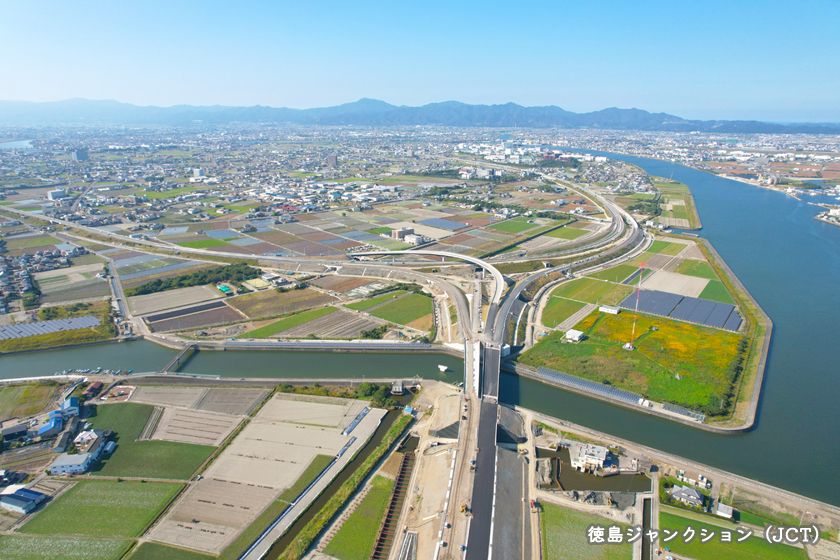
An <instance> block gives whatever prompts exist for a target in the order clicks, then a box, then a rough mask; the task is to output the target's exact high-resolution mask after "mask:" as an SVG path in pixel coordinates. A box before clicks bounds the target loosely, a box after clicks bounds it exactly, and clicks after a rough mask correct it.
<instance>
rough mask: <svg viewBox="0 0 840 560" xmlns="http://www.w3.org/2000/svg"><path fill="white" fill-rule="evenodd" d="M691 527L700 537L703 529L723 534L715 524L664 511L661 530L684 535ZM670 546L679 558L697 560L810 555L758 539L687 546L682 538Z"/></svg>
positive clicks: (756, 559)
mask: <svg viewBox="0 0 840 560" xmlns="http://www.w3.org/2000/svg"><path fill="white" fill-rule="evenodd" d="M689 525H690V526H692V527H693V528H694V530H695V531H696V532H697V534H699V533H700V530H701V529H706V530H707V531H711V532H714V533H716V535H719V533H720V527H717V526H715V525H709V524H707V523H701V522H699V521H695V520H693V519H686V518H685V517H682V516H679V515H674V514H671V513H665V512H662V513H660V514H659V527H660V528H665V529H669V530H671V531H673V530H677V531H679V532H680V534H682V533H683V532H684V531H685V529H686V527H688V526H689ZM732 533H733V541H734V540H735V537H737V536H739V535H738V534H737V533H735V531H734V529H733V531H732ZM668 547H669V548H670V549H671V550H673V551H674V552H675V553H677V554H679V555H683V556H690V557H691V558H694V559H695V560H740V559H742V558H750V560H795V559H800V560H807V558H808V554H807V553H806V552H805V550H804V549H802V548H796V547H793V546H787V545H783V544H777V545H771V544H769V543H767V542H766V541H764V539H762V538H760V537H757V536H753V537H751V538H750V539H748V540H746V541H745V542H742V543H736V542H732V543H722V542H720V538H719V536H716V537H714V538H712V539H711V540H709V541H708V542H705V543H701V542H700V540H699V539H696V538H695V539H694V540H693V541H691V542H690V543H685V542H683V540H682V539H681V538H680V537H677V538H676V539H674V540H672V541H671V542H670V543H668Z"/></svg>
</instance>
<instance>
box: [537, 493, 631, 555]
mask: <svg viewBox="0 0 840 560" xmlns="http://www.w3.org/2000/svg"><path fill="white" fill-rule="evenodd" d="M542 508H543V512H542V515H540V522H541V523H542V539H543V558H545V560H567V559H571V558H574V559H575V560H631V559H632V558H633V547H632V545H630V544H627V543H623V544H614V545H607V544H604V545H599V546H593V545H590V544H588V543H587V542H586V529H587V528H588V527H589V526H590V525H601V526H603V527H606V526H608V525H618V526H619V527H621V531H622V533H625V531H626V529H627V527H628V526H627V525H623V524H620V523H618V524H617V523H614V522H611V521H609V520H607V519H604V518H603V517H599V516H597V515H590V514H587V513H580V512H577V511H574V510H571V509H565V508H562V507H559V506H555V505H552V504H546V503H543V504H542Z"/></svg>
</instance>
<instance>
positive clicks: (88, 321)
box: [0, 315, 101, 340]
mask: <svg viewBox="0 0 840 560" xmlns="http://www.w3.org/2000/svg"><path fill="white" fill-rule="evenodd" d="M100 323H101V321H100V320H99V319H98V318H97V317H91V316H90V315H85V316H84V317H74V318H72V319H53V320H51V321H38V322H37V323H21V324H19V325H7V326H5V327H0V340H11V339H13V338H26V337H27V336H37V335H40V334H50V333H56V332H61V331H72V330H75V329H86V328H89V327H95V326H97V325H99V324H100Z"/></svg>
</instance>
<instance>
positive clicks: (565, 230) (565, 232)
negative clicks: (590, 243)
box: [545, 227, 589, 240]
mask: <svg viewBox="0 0 840 560" xmlns="http://www.w3.org/2000/svg"><path fill="white" fill-rule="evenodd" d="M587 233H589V232H588V231H586V230H585V229H577V228H572V227H562V228H560V229H555V230H554V231H549V232H548V233H546V234H545V236H546V237H556V238H558V239H568V240H572V239H577V238H578V237H581V236H583V235H586V234H587Z"/></svg>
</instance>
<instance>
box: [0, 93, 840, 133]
mask: <svg viewBox="0 0 840 560" xmlns="http://www.w3.org/2000/svg"><path fill="white" fill-rule="evenodd" d="M199 123H204V124H220V125H221V124H230V123H271V124H283V123H288V124H306V125H358V126H399V125H406V126H414V125H442V126H457V127H499V128H508V127H520V128H547V127H559V128H596V129H597V128H600V129H607V130H648V131H671V132H691V131H698V132H721V133H730V134H736V133H742V134H747V133H767V134H774V133H789V134H793V133H807V134H840V124H836V123H834V124H832V123H829V124H824V123H816V124H813V123H802V124H777V123H768V122H760V121H724V120H719V121H700V120H687V119H683V118H681V117H676V116H674V115H669V114H666V113H649V112H648V111H642V110H640V109H617V108H615V107H613V108H610V109H604V110H601V111H594V112H592V113H572V112H571V111H566V110H564V109H561V108H560V107H555V106H553V105H552V106H547V107H523V106H521V105H517V104H515V103H506V104H504V105H468V104H466V103H460V102H457V101H446V102H443V103H430V104H428V105H423V106H422V107H408V106H405V105H402V106H397V105H391V104H389V103H386V102H384V101H377V100H375V99H360V100H359V101H355V102H353V103H345V104H343V105H338V106H336V107H322V108H317V109H287V108H285V107H281V108H275V107H265V106H262V105H256V106H253V107H225V106H221V105H214V106H212V107H195V106H191V105H175V106H173V107H141V106H137V105H131V104H129V103H119V102H117V101H91V100H88V99H68V100H66V101H55V102H47V103H32V102H26V101H0V124H14V125H56V124H126V125H175V126H191V125H195V124H199Z"/></svg>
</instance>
